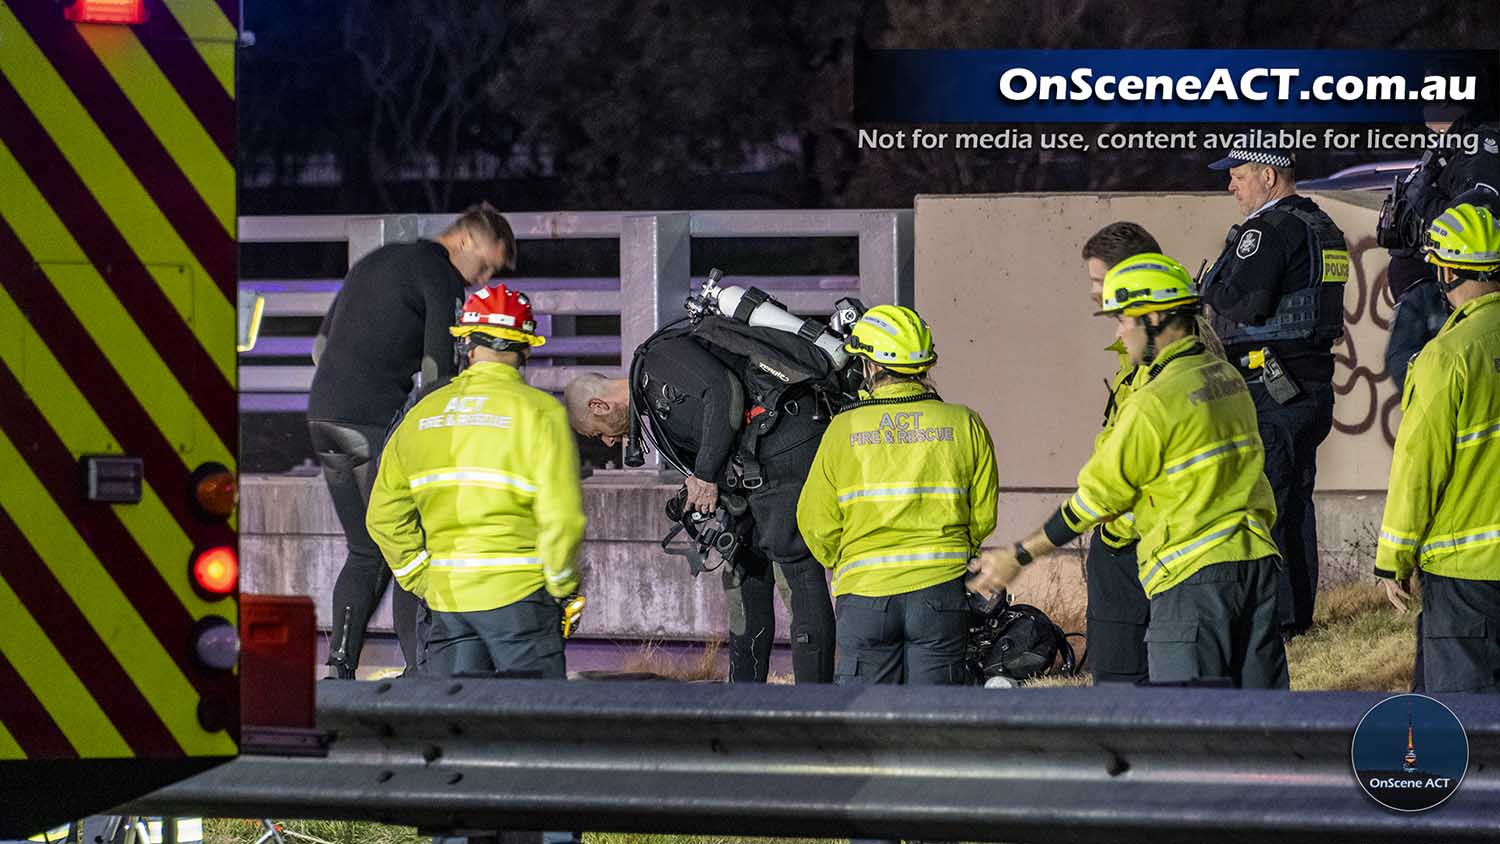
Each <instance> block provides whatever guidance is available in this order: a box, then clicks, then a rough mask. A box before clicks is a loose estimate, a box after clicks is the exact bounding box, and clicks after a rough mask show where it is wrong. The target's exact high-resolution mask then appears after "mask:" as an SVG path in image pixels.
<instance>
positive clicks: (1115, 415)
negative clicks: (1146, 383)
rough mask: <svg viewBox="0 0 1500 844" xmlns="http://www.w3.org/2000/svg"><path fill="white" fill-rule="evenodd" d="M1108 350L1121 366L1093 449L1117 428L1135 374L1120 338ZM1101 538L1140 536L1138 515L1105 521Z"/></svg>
mask: <svg viewBox="0 0 1500 844" xmlns="http://www.w3.org/2000/svg"><path fill="white" fill-rule="evenodd" d="M1106 350H1107V351H1111V352H1114V353H1115V355H1117V356H1118V357H1119V360H1120V366H1119V368H1118V369H1116V370H1115V377H1114V379H1113V380H1111V381H1110V384H1109V391H1110V400H1109V408H1108V410H1107V411H1106V412H1105V414H1104V428H1103V430H1101V431H1100V432H1099V434H1098V436H1096V437H1094V450H1095V451H1097V450H1098V449H1099V444H1100V443H1102V442H1104V438H1105V437H1107V436H1109V432H1110V431H1112V430H1114V427H1115V420H1116V419H1119V418H1120V408H1121V407H1123V406H1124V405H1125V401H1126V400H1127V399H1129V398H1130V379H1131V378H1132V377H1133V376H1134V375H1135V364H1133V363H1131V362H1130V352H1128V351H1126V349H1125V344H1124V343H1122V342H1121V341H1119V340H1116V341H1115V342H1113V343H1111V344H1109V346H1108V348H1107V349H1106ZM1099 538H1100V539H1102V540H1104V544H1105V545H1108V546H1110V547H1111V548H1124V547H1126V546H1127V545H1129V544H1131V543H1132V542H1135V541H1136V540H1138V539H1140V538H1141V535H1140V534H1138V533H1136V531H1135V515H1134V514H1132V513H1125V514H1123V515H1121V516H1120V518H1118V519H1115V520H1114V521H1112V522H1105V523H1104V524H1102V525H1100V526H1099Z"/></svg>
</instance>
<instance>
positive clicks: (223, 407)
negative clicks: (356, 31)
mask: <svg viewBox="0 0 1500 844" xmlns="http://www.w3.org/2000/svg"><path fill="white" fill-rule="evenodd" d="M239 22H240V9H239V0H0V783H3V786H0V838H5V837H24V836H26V835H30V834H32V833H35V832H37V831H38V830H40V829H43V828H46V827H48V826H50V825H52V824H54V823H56V822H58V821H63V820H67V819H69V818H76V817H79V816H82V815H84V814H88V813H90V812H95V811H100V810H103V809H106V808H108V807H110V806H113V805H116V804H118V803H121V802H123V801H126V800H129V799H131V798H133V797H136V796H138V795H140V794H144V793H146V792H148V791H150V790H152V789H155V788H157V787H160V786H162V785H165V784H167V783H170V782H173V781H175V780H178V779H181V778H184V777H186V776H190V775H192V774H193V773H196V772H198V771H201V770H203V769H205V768H207V767H210V766H213V765H216V764H219V763H222V762H225V761H227V760H229V759H231V758H233V757H234V756H236V755H237V754H238V752H239V749H240V741H241V731H240V724H241V717H240V691H239V684H240V671H239V669H238V662H237V660H238V655H239V649H240V632H241V628H240V622H241V618H240V615H241V608H240V600H239V594H238V543H237V538H236V528H235V506H236V476H235V463H236V453H237V449H238V436H239V431H238V426H239V421H238V401H237V397H236V392H235V379H236V344H237V334H238V332H237V324H238V322H239V321H240V311H241V309H240V307H239V302H238V297H237V293H236V286H237V281H236V274H237V247H236V241H235V230H236V207H235V201H236V197H235V191H236V180H235V130H236V114H235V60H236V47H237V44H238V41H239V37H240V24H239Z"/></svg>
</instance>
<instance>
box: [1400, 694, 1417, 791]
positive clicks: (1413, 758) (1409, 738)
mask: <svg viewBox="0 0 1500 844" xmlns="http://www.w3.org/2000/svg"><path fill="white" fill-rule="evenodd" d="M1401 770H1402V771H1404V772H1406V773H1408V774H1410V773H1412V772H1414V771H1416V770H1417V746H1416V741H1415V739H1414V736H1413V731H1412V722H1411V701H1407V703H1406V757H1405V758H1404V759H1402V760H1401Z"/></svg>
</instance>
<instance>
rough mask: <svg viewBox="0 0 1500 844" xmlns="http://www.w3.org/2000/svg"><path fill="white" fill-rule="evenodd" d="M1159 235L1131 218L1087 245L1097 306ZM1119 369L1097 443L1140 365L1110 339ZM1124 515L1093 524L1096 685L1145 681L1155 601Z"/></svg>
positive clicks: (1087, 565) (1090, 568)
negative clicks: (1110, 280) (1111, 276)
mask: <svg viewBox="0 0 1500 844" xmlns="http://www.w3.org/2000/svg"><path fill="white" fill-rule="evenodd" d="M1160 251H1161V246H1160V245H1159V244H1157V242H1156V238H1154V237H1152V236H1151V233H1150V232H1148V231H1146V230H1145V229H1144V228H1142V227H1141V226H1140V225H1138V224H1136V223H1131V222H1124V221H1121V222H1115V223H1110V224H1109V225H1107V226H1105V227H1104V228H1102V229H1100V230H1099V231H1097V232H1095V233H1094V234H1093V236H1092V237H1090V238H1089V239H1088V240H1087V241H1086V242H1085V243H1084V244H1083V262H1084V269H1085V270H1086V271H1087V273H1088V277H1089V295H1090V297H1091V298H1092V299H1093V301H1094V306H1095V307H1096V308H1098V307H1103V304H1102V303H1103V300H1104V276H1105V274H1106V273H1108V272H1109V269H1110V268H1111V267H1113V266H1114V265H1115V264H1118V263H1120V262H1121V261H1123V260H1125V259H1126V258H1129V257H1130V256H1132V255H1139V254H1140V253H1142V252H1160ZM1109 351H1111V352H1114V353H1115V355H1116V356H1117V359H1118V364H1119V367H1118V368H1117V369H1116V371H1115V377H1114V378H1113V379H1112V380H1111V381H1110V394H1109V400H1108V402H1106V404H1105V406H1104V430H1102V431H1100V432H1099V436H1098V437H1097V438H1096V440H1095V443H1096V445H1097V443H1098V442H1099V441H1102V440H1103V439H1104V437H1106V436H1108V435H1109V432H1110V430H1111V429H1112V428H1114V424H1115V420H1116V419H1117V418H1119V415H1120V408H1122V407H1124V405H1125V401H1126V399H1128V398H1129V397H1130V379H1131V378H1132V377H1134V376H1135V369H1136V366H1135V364H1134V363H1133V362H1131V360H1130V354H1129V353H1128V352H1127V351H1126V350H1125V345H1124V344H1123V343H1121V342H1120V341H1119V340H1118V339H1116V340H1115V342H1113V343H1111V344H1110V346H1109ZM1132 518H1133V517H1131V516H1128V515H1127V516H1124V517H1121V518H1119V519H1116V520H1114V521H1113V522H1108V523H1105V524H1101V525H1099V526H1098V527H1096V528H1094V536H1093V539H1092V540H1091V541H1090V542H1089V551H1088V557H1087V559H1086V560H1085V561H1084V571H1085V574H1086V580H1087V581H1088V598H1089V604H1088V618H1087V621H1088V659H1089V668H1090V669H1091V671H1092V673H1093V675H1094V682H1095V683H1135V682H1138V681H1140V680H1144V679H1146V622H1147V621H1149V620H1150V617H1151V602H1150V601H1149V600H1147V598H1146V593H1145V591H1143V590H1142V589H1141V581H1140V578H1139V577H1138V576H1137V574H1136V560H1135V546H1136V540H1137V539H1139V538H1140V536H1139V535H1138V534H1137V533H1136V532H1135V528H1134V527H1133V526H1132V525H1131V524H1130V520H1131V519H1132Z"/></svg>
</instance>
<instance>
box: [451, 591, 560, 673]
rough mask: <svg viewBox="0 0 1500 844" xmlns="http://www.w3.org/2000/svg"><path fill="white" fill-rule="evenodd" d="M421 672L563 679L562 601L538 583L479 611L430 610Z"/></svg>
mask: <svg viewBox="0 0 1500 844" xmlns="http://www.w3.org/2000/svg"><path fill="white" fill-rule="evenodd" d="M422 672H423V673H424V674H431V675H436V676H438V677H458V676H463V675H476V674H478V675H486V676H488V675H493V674H496V673H503V674H506V675H511V676H522V677H534V678H537V679H542V680H562V679H566V678H567V676H568V672H567V667H566V664H565V662H564V660H563V637H562V606H561V605H560V604H558V602H557V600H556V599H555V598H553V597H552V596H551V595H548V594H547V590H545V589H538V590H536V591H535V592H533V593H531V594H530V595H527V596H526V597H524V598H522V599H521V600H519V601H516V602H515V603H514V604H507V605H505V606H503V607H500V608H498V609H493V610H481V611H477V612H439V611H437V610H433V611H432V630H431V632H430V633H429V637H428V640H427V651H426V659H425V660H424V662H423V664H422Z"/></svg>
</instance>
